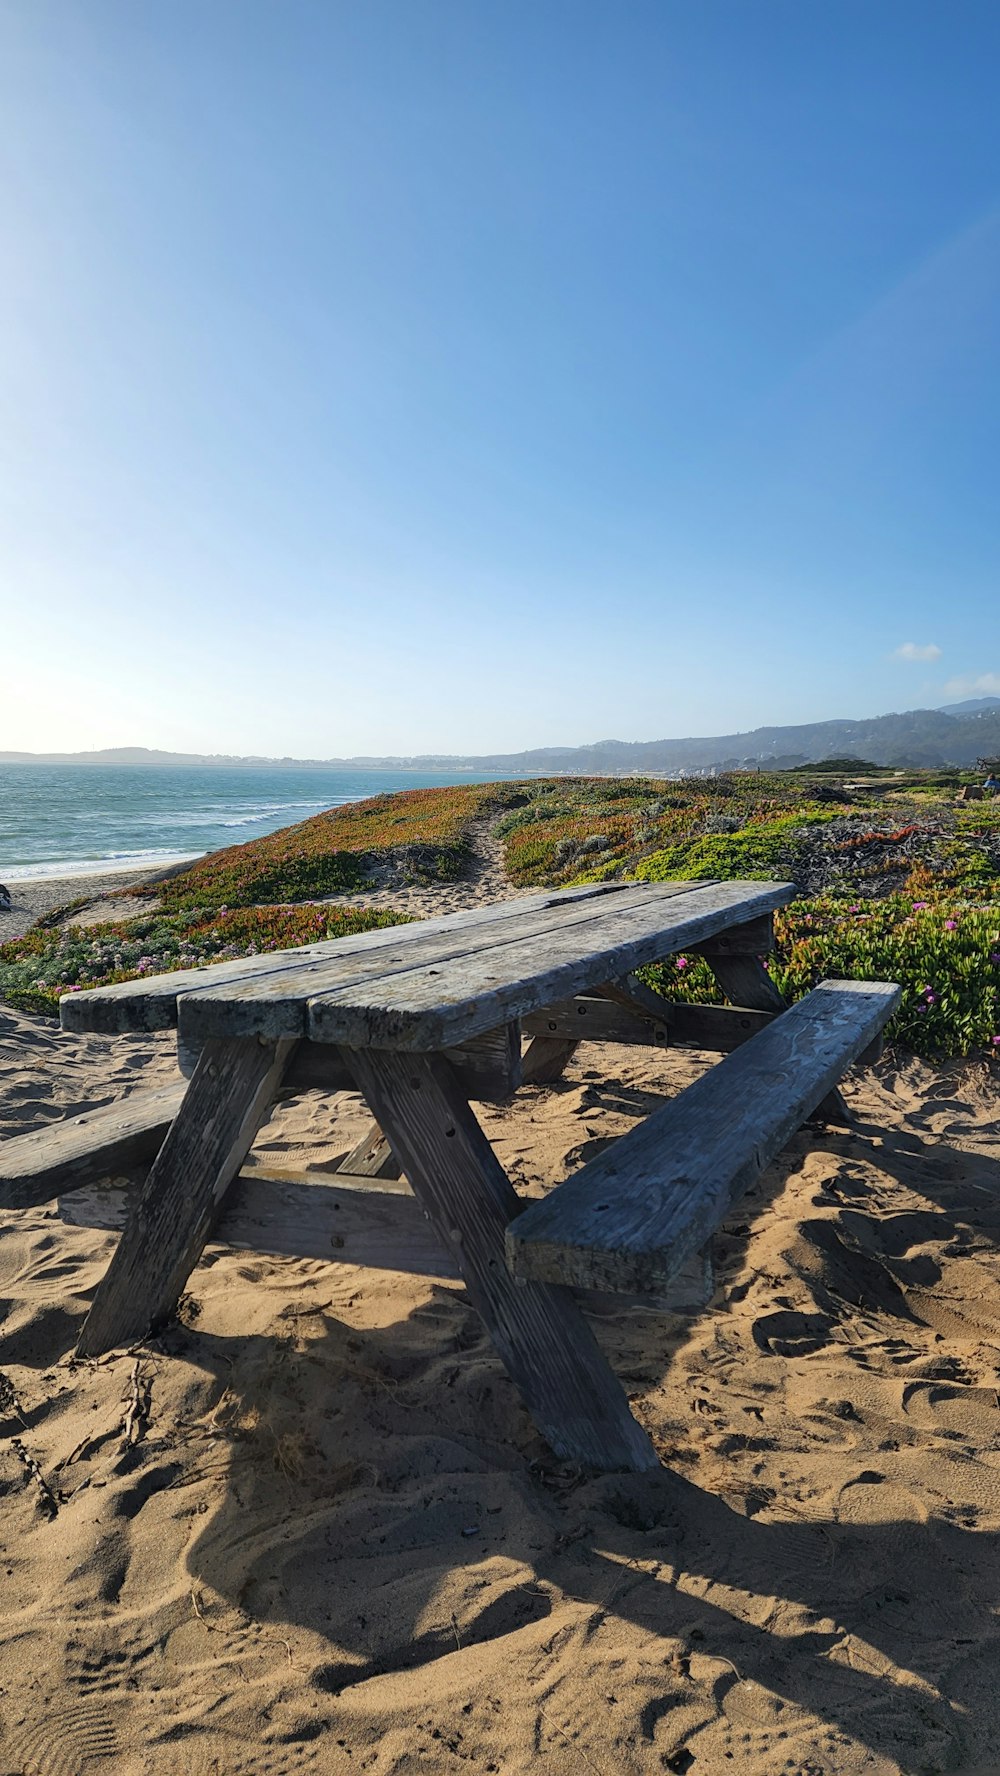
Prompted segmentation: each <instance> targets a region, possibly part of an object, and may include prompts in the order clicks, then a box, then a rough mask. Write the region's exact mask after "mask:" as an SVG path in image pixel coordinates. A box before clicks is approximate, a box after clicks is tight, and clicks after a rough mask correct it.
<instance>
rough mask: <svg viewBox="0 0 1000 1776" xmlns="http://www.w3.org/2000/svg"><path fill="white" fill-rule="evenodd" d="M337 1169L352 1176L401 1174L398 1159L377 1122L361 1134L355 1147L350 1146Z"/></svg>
mask: <svg viewBox="0 0 1000 1776" xmlns="http://www.w3.org/2000/svg"><path fill="white" fill-rule="evenodd" d="M337 1171H338V1172H343V1173H345V1174H346V1175H348V1176H350V1177H352V1178H398V1177H400V1176H401V1168H400V1164H399V1160H398V1159H397V1158H396V1155H395V1154H394V1153H393V1151H392V1148H391V1146H390V1145H389V1142H388V1141H387V1139H386V1137H385V1135H384V1134H383V1133H382V1130H381V1129H380V1127H379V1125H378V1123H377V1122H373V1123H372V1125H371V1128H370V1129H369V1130H368V1133H367V1134H366V1135H364V1136H362V1139H361V1140H360V1141H359V1142H358V1144H357V1146H356V1147H352V1149H351V1151H350V1153H349V1154H348V1155H347V1157H346V1159H342V1160H341V1162H340V1164H339V1166H338V1167H337Z"/></svg>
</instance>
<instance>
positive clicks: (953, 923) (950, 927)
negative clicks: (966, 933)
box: [944, 919, 958, 931]
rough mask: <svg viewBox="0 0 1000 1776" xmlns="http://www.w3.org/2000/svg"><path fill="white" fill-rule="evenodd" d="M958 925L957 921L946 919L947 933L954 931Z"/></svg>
mask: <svg viewBox="0 0 1000 1776" xmlns="http://www.w3.org/2000/svg"><path fill="white" fill-rule="evenodd" d="M957 924H958V920H957V919H946V920H945V922H944V928H945V930H946V931H954V929H955V926H956V925H957Z"/></svg>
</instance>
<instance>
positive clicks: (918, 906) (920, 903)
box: [913, 900, 928, 913]
mask: <svg viewBox="0 0 1000 1776" xmlns="http://www.w3.org/2000/svg"><path fill="white" fill-rule="evenodd" d="M927 904H928V903H927V901H926V900H915V901H914V902H913V911H914V912H915V913H919V912H920V911H921V910H922V908H924V907H925V906H927Z"/></svg>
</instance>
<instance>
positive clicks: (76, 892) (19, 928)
mask: <svg viewBox="0 0 1000 1776" xmlns="http://www.w3.org/2000/svg"><path fill="white" fill-rule="evenodd" d="M149 874H150V872H149V870H146V869H143V870H110V871H109V872H108V873H107V875H97V874H91V875H86V876H59V877H56V876H42V877H39V878H38V879H37V880H36V881H33V882H8V883H7V887H8V889H9V890H10V897H11V902H12V904H11V907H10V909H9V911H3V910H0V944H2V943H9V941H10V939H11V938H13V937H22V936H23V935H24V933H25V932H26V931H27V929H28V926H29V925H33V924H34V922H35V920H36V919H40V918H42V917H43V915H44V914H45V913H51V912H54V910H55V909H56V907H63V906H68V905H69V903H70V902H71V901H77V900H84V901H85V904H84V905H83V906H82V907H80V908H78V909H77V910H76V911H75V912H74V914H73V921H74V922H75V923H76V924H97V923H98V922H99V921H100V920H103V919H128V918H131V917H132V916H133V914H135V913H139V912H147V911H148V910H149V901H148V900H135V901H133V900H131V899H129V900H112V901H106V900H105V899H104V896H105V895H108V894H110V893H111V892H112V890H113V889H117V888H131V887H133V886H134V885H135V884H137V883H139V882H144V881H146V880H147V878H148V876H149Z"/></svg>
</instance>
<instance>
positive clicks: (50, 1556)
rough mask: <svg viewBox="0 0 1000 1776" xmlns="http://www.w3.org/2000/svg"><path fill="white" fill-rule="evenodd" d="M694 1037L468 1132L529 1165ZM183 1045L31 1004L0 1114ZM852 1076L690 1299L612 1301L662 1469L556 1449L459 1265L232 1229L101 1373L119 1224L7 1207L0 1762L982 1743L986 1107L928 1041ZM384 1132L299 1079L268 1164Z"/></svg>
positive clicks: (650, 1087)
mask: <svg viewBox="0 0 1000 1776" xmlns="http://www.w3.org/2000/svg"><path fill="white" fill-rule="evenodd" d="M706 1064H707V1057H700V1056H696V1055H686V1056H685V1055H679V1054H674V1055H658V1054H650V1055H639V1056H636V1055H632V1054H629V1053H628V1052H627V1051H623V1050H621V1049H614V1050H612V1049H607V1048H597V1047H592V1048H589V1049H588V1048H583V1049H581V1050H579V1051H578V1055H577V1059H576V1061H575V1063H574V1064H573V1066H572V1067H571V1069H570V1071H569V1073H568V1075H567V1077H566V1079H565V1081H564V1082H563V1083H562V1084H560V1085H559V1086H557V1087H556V1088H554V1089H546V1090H538V1089H536V1090H529V1091H526V1092H524V1093H523V1094H522V1096H521V1097H520V1099H519V1100H518V1102H517V1103H516V1104H515V1105H514V1106H513V1107H512V1108H509V1109H504V1110H494V1111H485V1112H484V1113H483V1114H484V1119H485V1120H486V1121H487V1122H488V1124H489V1128H490V1132H491V1134H492V1135H493V1136H494V1138H495V1139H496V1142H497V1145H498V1149H499V1151H500V1153H501V1156H502V1158H503V1159H504V1161H505V1163H506V1165H507V1166H508V1168H509V1169H510V1171H511V1173H512V1176H513V1177H514V1179H515V1182H516V1183H517V1184H518V1185H519V1187H521V1188H530V1189H539V1188H543V1187H544V1186H546V1185H547V1184H550V1183H552V1182H554V1181H555V1180H557V1179H558V1178H559V1177H560V1176H561V1175H563V1174H564V1172H565V1170H566V1168H567V1167H571V1166H574V1165H576V1164H579V1163H580V1161H581V1160H582V1159H584V1158H585V1157H587V1156H588V1155H589V1154H590V1153H592V1152H593V1151H594V1150H595V1144H596V1143H599V1142H601V1141H603V1140H605V1139H606V1138H607V1137H608V1136H609V1135H612V1134H614V1133H616V1132H618V1131H620V1130H623V1129H625V1128H627V1127H628V1126H630V1124H631V1123H632V1122H633V1120H634V1119H635V1118H636V1116H637V1115H640V1114H642V1113H643V1112H644V1111H645V1109H646V1108H648V1107H649V1106H650V1105H651V1104H653V1103H655V1102H657V1101H659V1099H660V1098H661V1097H662V1096H663V1095H665V1094H669V1093H672V1092H673V1091H676V1090H677V1089H678V1088H679V1087H680V1086H681V1085H682V1084H683V1083H684V1082H685V1081H686V1080H687V1079H689V1078H690V1077H691V1076H692V1075H693V1074H694V1073H696V1072H697V1071H699V1070H700V1069H701V1068H702V1067H703V1066H704V1065H706ZM172 1066H173V1061H172V1055H171V1050H170V1043H169V1041H168V1040H162V1039H160V1038H146V1039H133V1038H128V1039H126V1038H119V1039H115V1040H105V1039H102V1038H96V1037H93V1038H69V1037H63V1036H60V1035H59V1034H58V1033H56V1032H54V1031H53V1029H52V1028H51V1026H48V1025H45V1024H42V1023H40V1022H36V1021H34V1020H28V1019H23V1018H17V1017H11V1016H7V1017H4V1018H2V1021H0V1133H2V1134H14V1133H16V1132H17V1130H18V1129H19V1128H24V1127H26V1126H28V1125H29V1124H30V1123H32V1122H34V1121H36V1120H40V1119H43V1118H45V1117H48V1116H53V1115H59V1114H63V1113H66V1112H69V1111H71V1110H74V1109H77V1108H79V1107H81V1106H82V1105H84V1104H86V1103H92V1102H97V1101H100V1100H102V1099H106V1098H108V1097H111V1096H115V1095H120V1094H121V1093H123V1092H126V1091H128V1090H130V1089H134V1088H135V1087H136V1086H137V1085H140V1084H146V1083H149V1082H151V1081H152V1079H153V1078H154V1077H161V1076H164V1077H166V1076H169V1074H170V1072H171V1070H172ZM847 1090H848V1095H849V1097H850V1098H851V1101H852V1103H853V1105H854V1107H855V1109H856V1111H857V1113H858V1115H859V1119H860V1120H859V1123H858V1126H857V1128H856V1130H855V1131H853V1132H852V1133H850V1134H843V1133H839V1132H838V1133H834V1132H830V1133H827V1134H825V1135H822V1136H819V1137H818V1138H808V1137H806V1136H805V1135H802V1136H800V1137H798V1138H797V1139H796V1141H795V1142H794V1143H793V1145H792V1147H791V1148H790V1149H789V1150H788V1152H787V1154H786V1155H785V1157H784V1159H783V1160H782V1161H781V1163H780V1164H779V1165H777V1166H776V1167H774V1168H773V1169H772V1171H771V1172H770V1173H769V1174H768V1175H767V1177H766V1179H765V1181H764V1183H763V1185H762V1187H761V1189H760V1191H759V1194H758V1195H757V1197H756V1198H755V1199H754V1200H752V1201H750V1202H748V1203H747V1204H745V1205H744V1208H743V1210H742V1211H741V1213H740V1214H739V1215H738V1216H737V1217H735V1218H734V1221H733V1223H732V1224H731V1226H730V1227H729V1229H728V1231H727V1232H726V1234H725V1236H724V1237H723V1238H721V1239H720V1241H719V1282H720V1287H719V1291H718V1294H717V1297H716V1299H715V1301H714V1303H713V1304H712V1306H711V1307H710V1308H709V1309H708V1310H707V1311H706V1312H705V1313H704V1314H702V1315H701V1316H700V1317H699V1318H697V1319H695V1320H693V1321H687V1322H676V1321H674V1322H668V1321H666V1320H665V1319H663V1318H659V1317H651V1316H636V1315H631V1316H630V1315H626V1314H621V1313H618V1314H614V1315H612V1316H611V1317H609V1318H607V1319H604V1320H603V1321H601V1322H600V1330H601V1337H602V1339H603V1340H604V1342H605V1343H606V1346H607V1348H608V1350H609V1352H610V1354H611V1356H612V1359H613V1361H614V1364H615V1366H616V1368H617V1370H618V1372H619V1374H620V1375H621V1376H622V1377H623V1379H624V1380H625V1382H626V1385H627V1387H628V1390H629V1393H630V1395H631V1396H632V1397H633V1400H634V1407H635V1410H636V1412H637V1413H638V1414H639V1416H640V1417H641V1418H642V1420H643V1422H644V1423H645V1424H646V1425H647V1426H648V1428H649V1430H650V1431H651V1433H652V1435H653V1437H654V1438H655V1440H656V1443H657V1446H658V1448H659V1450H660V1452H661V1455H662V1458H663V1463H664V1468H663V1472H662V1473H661V1474H659V1475H656V1476H653V1477H652V1478H649V1477H646V1478H643V1479H641V1480H639V1479H635V1478H628V1477H621V1476H610V1477H602V1478H598V1479H593V1478H585V1477H580V1476H577V1475H575V1474H573V1473H571V1472H569V1471H567V1470H565V1469H562V1468H560V1466H559V1465H558V1464H557V1463H556V1462H555V1461H554V1460H553V1459H552V1458H551V1457H550V1455H549V1453H548V1451H547V1450H546V1448H545V1447H544V1445H543V1444H542V1443H541V1441H540V1439H539V1438H538V1436H537V1435H536V1433H535V1432H534V1431H533V1428H532V1426H531V1424H530V1422H529V1420H528V1419H527V1416H526V1415H525V1413H524V1411H523V1410H522V1408H521V1406H520V1404H519V1401H518V1399H517V1397H516V1395H515V1393H514V1390H513V1388H512V1387H511V1385H510V1384H509V1383H508V1381H507V1379H506V1377H505V1375H504V1373H503V1371H502V1369H501V1368H500V1365H499V1363H498V1362H497V1360H496V1358H495V1357H494V1355H493V1353H492V1350H491V1348H490V1346H489V1344H488V1343H487V1341H486V1339H485V1337H484V1335H483V1333H482V1332H481V1330H480V1327H479V1323H478V1321H477V1319H476V1318H475V1316H474V1315H473V1313H472V1312H471V1310H470V1308H469V1307H468V1306H467V1304H466V1302H465V1298H464V1295H463V1292H462V1291H461V1289H460V1288H459V1287H457V1286H455V1285H450V1284H443V1283H440V1282H433V1281H430V1280H424V1279H422V1278H414V1277H409V1276H400V1275H397V1274H390V1273H386V1272H376V1271H373V1270H361V1269H358V1268H356V1267H349V1266H344V1265H340V1266H338V1265H336V1264H334V1263H322V1262H319V1261H304V1260H295V1259H275V1258H267V1257H258V1256H256V1255H254V1254H247V1253H235V1252H232V1251H223V1250H220V1249H219V1248H213V1249H212V1250H211V1251H210V1253H209V1255H208V1256H207V1258H206V1260H205V1262H204V1263H203V1264H202V1265H201V1266H200V1268H199V1269H198V1270H197V1271H196V1272H195V1274H194V1276H193V1278H192V1284H191V1290H190V1294H189V1296H188V1297H187V1298H186V1299H185V1302H184V1303H183V1309H182V1315H181V1322H180V1323H179V1324H178V1325H177V1326H176V1327H175V1328H173V1329H171V1330H170V1331H169V1332H168V1333H167V1334H165V1335H164V1336H163V1337H162V1338H161V1339H160V1340H159V1341H157V1342H156V1343H154V1344H150V1345H149V1346H146V1347H143V1348H142V1349H140V1350H137V1351H135V1352H130V1353H127V1354H121V1355H117V1356H112V1357H110V1358H107V1359H104V1360H101V1361H98V1362H83V1363H76V1362H74V1360H73V1359H72V1357H70V1356H69V1355H68V1352H69V1351H70V1349H71V1347H72V1344H73V1340H74V1335H75V1331H76V1329H77V1327H78V1325H79V1322H80V1319H81V1317H82V1315H83V1313H84V1312H85V1309H86V1306H87V1303H88V1300H89V1299H90V1297H91V1295H92V1292H93V1290H94V1288H95V1285H96V1283H97V1281H98V1279H99V1277H100V1275H101V1273H102V1270H103V1267H104V1265H105V1263H106V1261H107V1256H108V1253H109V1251H110V1249H111V1245H112V1239H111V1237H110V1236H108V1235H106V1234H101V1233H97V1232H94V1231H92V1230H90V1229H79V1228H71V1227H67V1226H65V1225H64V1224H63V1223H62V1222H61V1221H60V1220H59V1219H58V1218H57V1217H56V1214H55V1211H54V1210H53V1209H46V1210H39V1211H35V1212H32V1213H30V1214H21V1215H0V1302H2V1306H0V1314H2V1316H3V1326H2V1334H3V1342H2V1346H0V1353H2V1354H0V1372H2V1377H3V1379H2V1380H0V1433H2V1436H3V1441H2V1442H0V1493H2V1517H0V1526H2V1527H0V1541H2V1553H3V1556H4V1573H5V1580H4V1590H3V1606H2V1621H0V1643H2V1655H0V1768H2V1770H3V1772H4V1773H5V1776H7V1773H8V1772H9V1773H10V1776H13V1773H14V1772H39V1773H41V1776H77V1773H78V1772H79V1773H81V1776H86V1773H87V1772H91V1771H104V1770H107V1771H111V1770H114V1771H115V1772H120V1773H121V1776H139V1773H140V1772H141V1773H142V1776H146V1773H149V1776H154V1773H155V1776H173V1773H174V1772H177V1773H178V1776H180V1773H181V1772H185V1773H192V1776H209V1773H210V1772H224V1773H227V1776H228V1773H233V1776H235V1773H244V1772H246V1773H250V1772H253V1773H255V1776H256V1773H260V1776H285V1773H286V1772H287V1773H289V1776H290V1773H292V1772H300V1771H301V1772H305V1771H317V1772H326V1771H330V1772H337V1773H339V1772H341V1771H358V1770H369V1771H373V1772H375V1771H377V1772H379V1776H387V1773H389V1772H399V1773H403V1772H412V1771H417V1770H421V1771H432V1772H438V1771H441V1772H447V1771H452V1770H454V1771H458V1770H460V1769H469V1770H474V1771H476V1772H488V1771H497V1772H503V1776H520V1773H521V1772H527V1771H528V1770H529V1769H530V1770H531V1771H535V1770H536V1769H537V1768H538V1767H541V1768H543V1769H545V1770H548V1771H551V1772H552V1776H582V1773H584V1772H597V1773H599V1776H619V1773H622V1772H624V1773H627V1776H631V1773H632V1772H644V1773H645V1772H650V1771H662V1770H667V1771H674V1772H684V1771H691V1772H693V1776H698V1773H699V1772H706V1773H711V1776H715V1773H716V1772H720V1771H724V1770H728V1769H730V1768H733V1769H738V1770H743V1771H746V1772H748V1776H779V1773H782V1776H839V1773H841V1772H850V1773H851V1776H860V1773H861V1772H865V1776H896V1773H898V1772H907V1773H908V1776H909V1773H916V1772H927V1773H930V1772H932V1771H937V1770H940V1771H943V1770H955V1769H959V1768H962V1767H963V1766H966V1767H967V1766H974V1765H977V1764H979V1765H986V1764H988V1763H989V1762H990V1760H991V1758H994V1757H995V1747H996V1745H997V1743H998V1740H1000V1697H998V1695H997V1683H996V1671H997V1665H998V1643H1000V1629H998V1625H997V1613H996V1611H997V1599H998V1596H1000V1406H998V1392H997V1388H998V1385H1000V1383H998V1347H1000V1256H998V1243H1000V1195H998V1188H997V1186H998V1168H997V1159H998V1154H1000V1127H998V1123H997V1120H996V1118H997V1113H998V1101H997V1094H996V1090H995V1087H994V1086H993V1085H992V1084H991V1083H990V1082H989V1081H988V1080H987V1079H986V1078H985V1077H984V1075H983V1074H982V1073H981V1072H977V1071H976V1070H974V1069H969V1068H966V1069H958V1068H956V1069H951V1070H949V1071H948V1072H947V1073H941V1072H935V1071H934V1070H932V1069H931V1068H929V1067H927V1066H925V1065H923V1064H922V1063H918V1062H912V1061H911V1062H907V1063H905V1064H903V1065H899V1066H894V1065H893V1064H892V1062H891V1061H885V1062H883V1063H881V1064H880V1067H879V1069H878V1070H877V1072H876V1073H875V1074H872V1075H868V1076H867V1077H866V1079H865V1080H864V1081H863V1082H861V1083H855V1084H854V1085H853V1086H851V1085H849V1086H848V1088H847ZM364 1122H365V1118H364V1112H363V1108H362V1107H361V1106H360V1105H359V1103H358V1101H357V1100H356V1099H351V1098H346V1097H345V1098H343V1099H341V1100H338V1101H337V1102H336V1103H335V1104H334V1105H333V1106H331V1105H329V1104H327V1103H324V1102H323V1101H322V1100H320V1099H319V1098H317V1097H303V1098H302V1099H300V1100H298V1101H297V1102H295V1103H292V1104H290V1105H286V1106H284V1107H282V1108H281V1109H280V1111H279V1112H278V1113H277V1114H276V1116H275V1118H274V1119H273V1121H272V1122H271V1123H270V1124H269V1125H268V1127H267V1128H266V1129H265V1130H264V1131H263V1133H262V1135H261V1137H260V1139H259V1141H258V1146H257V1153H258V1157H259V1158H261V1159H263V1160H268V1159H269V1160H270V1161H271V1162H272V1163H274V1162H275V1161H281V1162H283V1163H285V1164H286V1165H287V1164H289V1163H302V1162H303V1161H304V1160H305V1158H306V1156H307V1155H308V1157H309V1159H310V1161H311V1162H312V1163H317V1162H321V1161H322V1160H323V1159H324V1158H326V1159H329V1158H330V1157H332V1156H333V1155H334V1154H336V1153H338V1152H342V1151H343V1150H344V1149H345V1148H346V1147H347V1146H348V1144H349V1143H350V1142H351V1141H352V1140H353V1139H354V1137H355V1136H356V1135H357V1134H358V1133H360V1131H361V1129H362V1128H363V1126H364ZM31 1464H37V1472H38V1473H39V1474H40V1475H41V1477H42V1479H43V1481H44V1484H45V1487H46V1489H47V1492H43V1490H42V1487H41V1486H40V1485H39V1482H38V1479H37V1478H36V1472H35V1469H34V1468H33V1467H32V1466H31Z"/></svg>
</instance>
